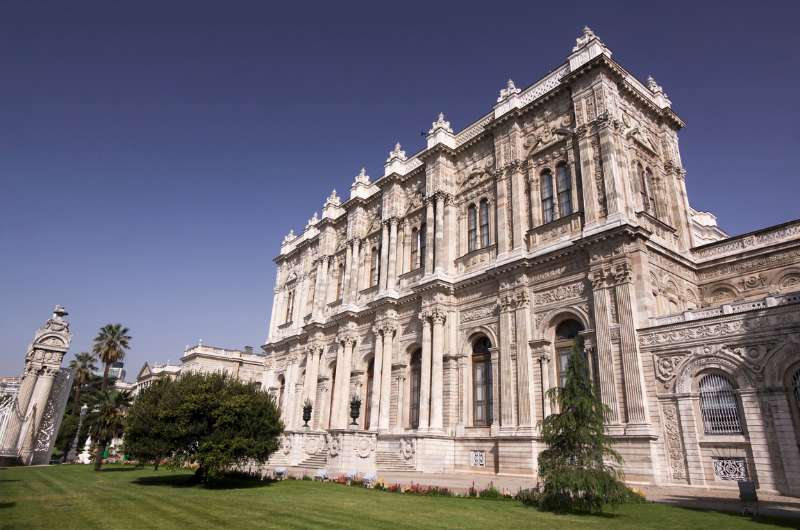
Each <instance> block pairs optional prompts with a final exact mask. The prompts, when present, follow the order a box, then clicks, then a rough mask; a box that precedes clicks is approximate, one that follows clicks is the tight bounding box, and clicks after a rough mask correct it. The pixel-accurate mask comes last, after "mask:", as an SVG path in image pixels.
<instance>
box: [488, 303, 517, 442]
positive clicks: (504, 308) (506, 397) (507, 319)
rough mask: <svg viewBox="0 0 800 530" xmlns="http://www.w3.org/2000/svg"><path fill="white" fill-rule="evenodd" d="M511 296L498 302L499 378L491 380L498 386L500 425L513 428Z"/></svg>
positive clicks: (512, 315) (513, 391) (513, 393)
mask: <svg viewBox="0 0 800 530" xmlns="http://www.w3.org/2000/svg"><path fill="white" fill-rule="evenodd" d="M513 303H514V302H513V297H511V296H504V297H503V298H502V300H501V304H500V350H499V352H498V353H499V356H500V378H499V379H495V380H494V381H492V384H493V385H498V386H499V387H500V426H501V427H503V428H513V427H514V426H515V424H516V422H515V421H514V397H515V394H516V392H515V389H514V388H513V386H512V381H513V378H512V376H511V370H512V367H511V341H512V337H511V319H512V318H514V314H513Z"/></svg>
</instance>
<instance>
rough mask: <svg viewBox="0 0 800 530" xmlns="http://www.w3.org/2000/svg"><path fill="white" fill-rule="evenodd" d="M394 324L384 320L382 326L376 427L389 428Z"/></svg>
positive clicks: (383, 429) (384, 429)
mask: <svg viewBox="0 0 800 530" xmlns="http://www.w3.org/2000/svg"><path fill="white" fill-rule="evenodd" d="M395 330H396V326H395V325H394V323H392V322H386V323H385V324H384V326H383V371H382V372H381V387H380V419H379V423H378V428H379V429H380V430H382V431H386V430H388V429H389V413H390V410H389V409H390V407H391V404H392V356H393V353H394V335H395Z"/></svg>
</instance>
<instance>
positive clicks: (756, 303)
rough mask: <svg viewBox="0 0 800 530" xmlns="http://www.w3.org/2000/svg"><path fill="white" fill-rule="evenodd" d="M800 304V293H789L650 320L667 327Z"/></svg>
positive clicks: (656, 324) (654, 323) (654, 324)
mask: <svg viewBox="0 0 800 530" xmlns="http://www.w3.org/2000/svg"><path fill="white" fill-rule="evenodd" d="M798 303H800V292H794V293H787V294H782V295H775V296H767V297H766V298H762V299H760V300H751V301H748V302H739V303H736V304H723V305H721V306H719V307H711V308H706V309H693V310H691V311H684V312H683V313H678V314H674V315H666V316H663V317H652V318H650V326H666V325H669V324H676V323H679V322H689V321H691V320H700V319H702V318H711V317H718V316H722V315H734V314H736V313H744V312H746V311H755V310H757V309H765V308H767V307H776V306H781V305H788V304H798Z"/></svg>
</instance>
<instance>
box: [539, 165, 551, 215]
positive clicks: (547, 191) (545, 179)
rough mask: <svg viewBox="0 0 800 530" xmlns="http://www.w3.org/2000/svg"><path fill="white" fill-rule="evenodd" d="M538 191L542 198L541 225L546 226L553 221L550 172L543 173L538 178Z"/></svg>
mask: <svg viewBox="0 0 800 530" xmlns="http://www.w3.org/2000/svg"><path fill="white" fill-rule="evenodd" d="M539 178H540V179H541V181H540V182H539V191H540V193H541V197H542V223H544V224H547V223H551V222H553V220H554V219H555V204H554V203H553V176H552V173H550V171H545V172H544V173H542V175H541V176H540V177H539Z"/></svg>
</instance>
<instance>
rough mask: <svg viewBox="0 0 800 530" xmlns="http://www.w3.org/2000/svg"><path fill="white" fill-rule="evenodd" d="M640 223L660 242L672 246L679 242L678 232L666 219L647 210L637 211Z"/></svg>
mask: <svg viewBox="0 0 800 530" xmlns="http://www.w3.org/2000/svg"><path fill="white" fill-rule="evenodd" d="M636 219H637V221H639V225H640V226H641V227H642V228H644V229H645V230H647V231H648V232H650V234H652V237H653V239H655V240H656V241H658V242H659V243H662V244H666V245H668V246H672V245H674V244H675V243H677V242H678V234H677V232H676V231H675V229H674V228H673V227H671V226H670V225H668V224H667V223H665V222H664V221H662V220H660V219H657V218H655V217H653V216H652V215H651V214H649V213H647V212H641V211H640V212H636Z"/></svg>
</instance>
